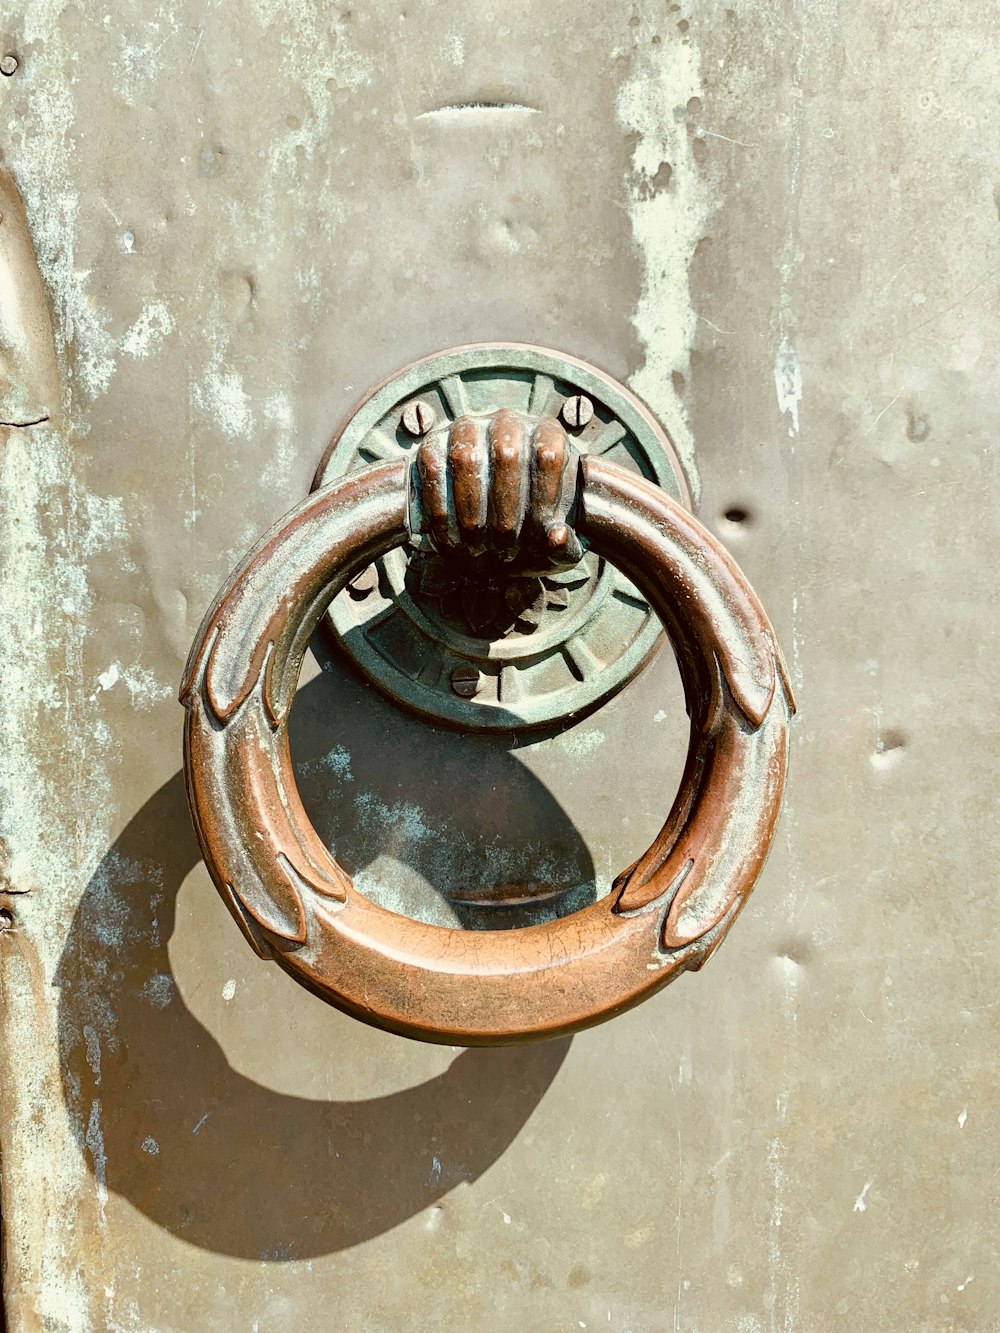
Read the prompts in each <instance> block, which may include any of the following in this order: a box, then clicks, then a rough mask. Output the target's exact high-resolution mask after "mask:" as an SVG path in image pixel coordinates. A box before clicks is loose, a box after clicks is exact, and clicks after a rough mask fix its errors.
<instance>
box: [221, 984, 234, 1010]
mask: <svg viewBox="0 0 1000 1333" xmlns="http://www.w3.org/2000/svg"><path fill="white" fill-rule="evenodd" d="M235 994H236V978H235V977H230V978H229V980H228V981H227V982H226V984H225V985H224V986H223V988H222V998H223V999H224V1000H225V1002H226V1004H228V1003H229V1001H230V1000H231V999H232V998H233V996H234V995H235Z"/></svg>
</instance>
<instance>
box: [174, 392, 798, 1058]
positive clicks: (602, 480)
mask: <svg viewBox="0 0 1000 1333" xmlns="http://www.w3.org/2000/svg"><path fill="white" fill-rule="evenodd" d="M416 532H422V533H424V534H425V535H428V536H429V537H430V538H431V540H432V542H433V543H434V546H435V548H436V549H437V550H438V552H439V553H441V554H442V555H444V556H445V557H448V558H455V559H458V560H460V561H461V562H462V563H463V568H464V569H465V572H466V576H467V577H475V576H476V571H477V570H478V571H481V573H482V576H483V577H485V578H488V577H490V576H491V574H490V571H491V569H495V568H496V567H498V566H503V567H506V568H508V569H510V570H517V571H521V572H524V573H526V574H528V573H539V572H544V571H546V570H551V569H553V568H562V567H565V566H567V565H572V564H573V563H574V562H575V561H577V560H578V559H579V558H580V555H581V550H582V545H583V544H590V545H591V546H592V547H593V548H594V549H595V550H596V551H597V552H599V553H600V554H601V555H603V556H604V557H605V558H606V559H608V560H610V561H611V562H613V563H614V564H615V565H617V566H618V567H619V568H620V569H621V570H622V571H623V572H624V573H625V574H627V575H628V577H629V578H631V579H632V580H633V582H634V583H635V584H637V585H638V586H639V587H640V589H641V590H642V591H643V592H644V593H645V595H646V596H647V597H648V598H649V599H650V601H651V603H652V605H653V606H654V608H655V609H656V612H657V614H658V615H659V616H660V618H661V620H662V622H663V624H664V625H665V627H666V629H667V631H668V634H669V635H670V638H671V640H672V643H673V646H674V650H675V652H676V654H677V659H678V663H679V666H680V671H681V675H682V678H683V682H684V688H685V693H686V698H687V705H688V712H689V714H690V718H691V739H690V746H689V752H688V758H687V764H686V767H685V770H684V775H683V778H682V780H681V784H680V789H679V791H678V793H677V795H676V797H675V799H674V802H673V805H672V807H671V809H670V811H669V813H668V815H667V818H666V822H665V824H664V826H663V828H662V830H661V831H660V833H659V835H658V836H657V838H656V839H655V841H654V842H653V844H652V846H651V847H650V848H649V850H648V851H647V852H645V853H644V855H642V856H641V857H640V858H639V859H638V860H637V861H636V862H635V863H634V864H633V865H632V866H630V867H628V868H627V869H626V870H624V871H623V872H622V873H621V874H620V875H619V876H618V877H617V879H616V880H615V882H614V885H613V888H612V892H611V893H610V894H608V895H607V896H606V897H605V898H603V899H601V900H599V901H598V902H596V903H593V904H592V905H590V906H588V907H585V908H583V909H582V910H581V911H578V912H576V913H574V914H573V915H571V916H569V917H563V918H561V919H559V920H554V921H550V922H547V923H545V924H543V925H535V926H528V927H524V928H521V929H516V930H506V931H476V932H465V931H460V930H450V929H446V928H443V927H440V926H433V925H427V924H424V923H422V922H418V921H414V920H411V919H410V918H408V917H404V916H401V915H398V914H396V913H394V912H390V911H388V910H386V909H385V908H382V907H379V906H377V905H376V904H374V903H373V902H371V901H370V900H368V899H366V898H365V897H364V895H363V894H361V893H360V892H359V890H358V889H357V888H356V887H355V886H354V884H353V882H352V881H351V879H350V877H349V875H348V874H347V873H346V872H345V871H344V870H343V869H342V868H341V867H340V866H339V865H338V864H337V862H336V861H335V860H334V859H333V857H332V856H331V855H330V853H329V851H328V850H327V849H326V847H325V846H324V845H323V843H322V842H321V841H320V839H319V837H318V835H317V834H316V832H315V830H314V829H313V827H312V825H311V824H310V822H309V819H308V817H307V816H306V813H305V810H304V809H303V807H302V804H301V801H300V799H299V796H298V792H297V790H296V787H295V781H294V777H293V773H292V766H291V758H290V754H289V746H288V734H287V721H288V715H289V710H290V708H291V704H292V699H293V696H294V693H295V687H296V682H297V679H298V674H299V668H300V665H301V662H302V657H303V654H304V652H305V649H306V646H307V644H308V641H309V637H310V635H311V633H312V631H313V629H314V628H315V626H316V624H317V622H318V620H319V618H320V616H321V615H322V614H323V612H324V610H325V608H326V607H327V605H328V604H329V603H330V601H331V600H332V598H333V597H334V596H335V595H336V594H337V592H338V591H339V590H340V589H341V588H343V587H344V585H345V584H346V583H347V582H348V581H349V580H350V579H351V578H353V577H354V576H355V575H356V574H357V573H358V571H359V570H361V569H363V568H365V567H366V566H367V565H368V564H370V563H371V562H372V561H373V560H375V559H377V558H378V557H380V556H381V555H383V554H384V553H385V552H387V551H389V550H390V549H391V548H392V547H394V546H396V545H399V544H400V543H403V542H405V541H406V540H407V539H408V537H409V536H410V535H411V533H416ZM181 698H182V701H183V702H184V703H185V705H186V707H187V724H186V729H185V766H186V773H187V781H188V794H189V799H190V803H191V809H192V813H193V816H194V821H195V825H196V827H197V830H198V836H199V839H200V842H201V846H202V851H203V853H204V856H205V862H206V865H207V866H208V869H209V872H210V874H211V876H212V878H213V880H214V881H215V884H216V886H217V887H218V889H219V891H220V893H221V894H222V895H223V897H224V898H225V900H226V902H227V904H228V905H229V907H230V910H231V911H232V913H233V915H234V916H235V918H236V920H237V921H238V923H239V924H240V926H241V928H242V929H243V931H244V933H245V934H246V936H247V938H248V939H249V941H250V943H251V944H252V945H253V947H254V948H255V949H256V950H257V952H258V953H259V954H260V955H261V956H262V957H271V958H275V959H276V960H277V961H278V962H279V963H280V964H281V965H282V966H283V967H285V968H286V969H287V970H288V971H289V972H291V973H292V974H293V975H294V976H296V977H297V979H298V980H300V981H301V982H303V983H304V984H305V985H307V986H308V987H309V988H310V989H312V990H313V991H315V992H317V993H318V994H319V995H321V996H322V997H323V998H325V999H327V1000H329V1001H330V1002H331V1003H333V1004H335V1005H337V1006H338V1007H340V1008H342V1009H344V1010H346V1011H347V1012H349V1013H352V1014H354V1015H356V1016H357V1017H359V1018H362V1019H364V1020H365V1021H367V1022H370V1023H375V1024H378V1025H379V1026H382V1027H386V1028H390V1029H392V1030H394V1031H397V1032H401V1033H405V1034H407V1035H410V1036H414V1037H419V1038H422V1039H424V1040H428V1041H441V1042H449V1043H467V1044H486V1043H502V1042H510V1041H516V1040H522V1039H526V1038H531V1037H542V1036H549V1035H553V1034H556V1033H562V1032H571V1031H574V1030H575V1029H578V1028H581V1027H585V1026H587V1025H588V1024H592V1023H595V1022H598V1021H599V1020H601V1019H605V1018H608V1017H611V1016H612V1015H614V1014H616V1013H620V1012H621V1011H622V1010H624V1009H627V1008H628V1007H629V1006H631V1005H633V1004H636V1003H637V1002H638V1001H640V1000H642V999H643V998H645V997H646V996H648V995H649V994H651V993H652V992H653V991H655V990H658V989H659V988H660V987H662V986H663V985H664V984H665V983H666V982H668V981H670V980H671V979H672V978H674V977H675V976H677V975H679V973H681V972H682V971H685V970H694V969H697V968H699V967H701V966H702V964H703V963H704V962H705V961H706V959H707V958H708V957H709V955H710V954H711V953H712V951H713V950H714V949H715V948H716V947H717V945H718V944H719V942H720V941H721V939H722V938H723V936H724V935H725V933H726V931H727V930H728V929H729V927H730V925H731V924H732V922H733V920H734V918H735V917H736V915H737V913H738V912H739V910H740V908H741V907H742V906H743V903H744V902H745V901H746V898H747V896H748V895H749V893H750V890H751V889H752V887H753V885H754V882H755V881H756V879H757V876H758V874H759V873H760V870H761V868H762V866H763V863H764V859H765V857H766V855H767V850H768V847H769V844H770V841H771V836H772V833H773V829H774V825H775V821H776V819H777V814H778V807H779V804H780V800H781V793H782V788H783V784H784V777H785V764H786V750H787V724H788V719H789V716H790V713H791V711H792V708H793V705H792V701H791V691H790V689H789V686H788V682H787V679H786V677H785V673H784V668H783V666H782V661H781V655H780V652H779V651H778V648H777V645H776V643H775V639H774V635H773V632H772V630H771V627H770V625H769V624H768V621H767V619H766V617H765V615H764V612H763V611H762V609H761V607H760V604H759V603H758V601H757V599H756V597H755V596H754V594H753V592H752V591H751V589H750V588H749V586H748V584H747V583H746V580H745V579H744V578H743V576H742V574H741V573H740V571H739V570H738V569H737V567H736V565H735V564H734V563H733V561H732V560H731V558H730V557H729V556H728V555H727V554H726V552H725V551H724V550H723V549H722V547H721V546H720V545H719V544H718V543H717V542H716V541H715V539H714V538H713V537H712V536H711V535H710V534H709V533H708V532H707V531H706V530H705V529H704V528H703V527H702V526H701V525H700V524H699V523H698V522H697V521H696V520H695V519H694V518H692V517H691V515H690V514H689V513H687V512H686V511H685V510H684V509H683V508H682V507H681V506H680V505H679V504H677V503H676V502H675V501H674V500H672V499H671V498H670V497H669V496H667V495H666V494H665V492H663V491H662V490H661V489H660V488H658V487H657V486H655V485H653V484H652V483H651V482H648V481H646V480H645V479H643V478H642V477H640V476H637V475H636V474H635V473H634V472H630V471H628V470H626V469H625V468H623V467H621V466H618V465H616V464H614V463H612V462H608V461H606V460H604V459H601V458H599V457H588V456H586V455H584V456H582V457H581V456H580V455H579V454H578V453H577V451H576V449H575V448H574V446H573V444H572V443H571V441H570V439H569V438H568V436H567V433H566V431H565V430H564V429H563V427H562V426H561V425H560V424H559V422H558V421H557V420H556V419H555V418H554V417H553V416H550V415H542V416H537V415H532V414H531V413H529V412H525V411H515V410H511V409H509V408H501V409H499V410H497V409H493V410H489V411H483V412H468V413H456V414H454V415H453V416H451V417H450V418H446V419H443V420H442V421H441V423H440V426H439V428H438V429H437V430H436V431H433V432H431V433H430V434H429V435H428V436H427V438H425V439H424V440H423V441H422V443H421V444H420V445H419V446H418V448H417V450H416V453H415V462H414V461H412V458H401V459H400V460H398V461H392V462H388V463H380V464H376V465H374V466H371V467H367V468H365V469H363V470H360V471H356V472H352V473H350V474H348V475H347V476H345V477H343V478H342V479H341V480H339V481H336V482H334V483H332V484H330V485H328V486H326V487H324V488H323V489H322V490H320V491H318V492H316V493H315V494H313V495H312V496H310V497H309V498H308V499H307V500H305V501H303V502H302V503H301V504H299V505H298V506H297V507H296V508H295V509H293V510H292V511H291V513H290V514H288V515H287V517H286V518H285V519H283V520H282V521H281V523H279V524H278V525H277V526H276V527H275V528H273V529H272V530H271V531H270V532H269V533H268V534H267V535H266V536H265V537H264V538H263V539H262V540H261V541H260V543H259V544H258V545H257V546H256V548H255V549H254V550H253V551H252V552H251V553H250V555H249V556H248V557H247V558H246V559H245V560H244V561H243V563H242V564H241V565H240V566H239V568H238V569H237V570H236V572H235V573H234V574H233V576H232V578H231V579H230V581H229V583H228V584H227V585H226V587H225V588H224V589H223V591H222V592H221V594H220V595H219V597H218V598H217V599H216V602H215V604H214V605H213V607H212V609H211V610H210V611H209V613H208V615H207V616H206V618H205V620H204V622H203V624H202V626H201V629H200V630H199V632H198V635H197V637H196V639H195V644H194V647H193V649H192V652H191V656H190V659H189V663H188V668H187V672H186V677H185V682H184V685H183V687H182V690H181Z"/></svg>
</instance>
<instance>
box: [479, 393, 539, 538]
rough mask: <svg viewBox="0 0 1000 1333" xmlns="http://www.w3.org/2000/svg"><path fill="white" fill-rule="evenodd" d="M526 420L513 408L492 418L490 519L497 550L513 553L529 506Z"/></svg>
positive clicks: (490, 440)
mask: <svg viewBox="0 0 1000 1333" xmlns="http://www.w3.org/2000/svg"><path fill="white" fill-rule="evenodd" d="M525 434H526V423H525V422H524V421H522V420H521V418H519V417H517V416H515V415H514V413H513V412H507V411H501V412H497V413H496V415H495V416H494V417H493V419H492V421H491V422H490V428H489V442H490V443H489V448H490V473H491V484H490V501H489V521H490V528H491V530H492V533H493V542H494V546H495V548H496V550H497V551H498V552H499V554H500V555H502V556H507V555H509V556H513V555H514V554H515V552H516V542H517V538H518V535H519V534H520V531H521V524H522V523H523V522H524V516H525V514H526V512H527V508H528V487H529V478H528V466H527V464H528V454H527V447H526V446H527V440H526V439H525Z"/></svg>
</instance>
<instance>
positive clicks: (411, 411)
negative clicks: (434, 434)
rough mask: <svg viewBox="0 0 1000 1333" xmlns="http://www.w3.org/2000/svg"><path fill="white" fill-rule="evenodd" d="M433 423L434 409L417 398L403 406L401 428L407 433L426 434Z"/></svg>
mask: <svg viewBox="0 0 1000 1333" xmlns="http://www.w3.org/2000/svg"><path fill="white" fill-rule="evenodd" d="M433 425H434V409H433V408H432V407H431V405H430V403H425V402H424V400H423V399H422V398H417V399H415V400H414V402H412V403H407V404H406V406H405V407H404V408H403V429H404V430H405V431H406V433H407V434H408V435H426V434H427V432H428V431H429V430H430V428H431V427H432V426H433Z"/></svg>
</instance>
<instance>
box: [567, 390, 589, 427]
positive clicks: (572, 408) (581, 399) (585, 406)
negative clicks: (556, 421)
mask: <svg viewBox="0 0 1000 1333" xmlns="http://www.w3.org/2000/svg"><path fill="white" fill-rule="evenodd" d="M593 415H594V404H593V403H592V402H591V401H590V399H589V398H588V397H587V396H586V395H585V394H582V393H575V394H574V395H573V397H572V398H567V399H566V401H565V402H564V403H563V405H562V419H563V421H564V422H565V423H566V425H567V426H569V427H570V429H571V430H579V429H580V428H581V427H582V426H585V425H586V424H587V422H588V421H589V420H590V419H591V417H592V416H593Z"/></svg>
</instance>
